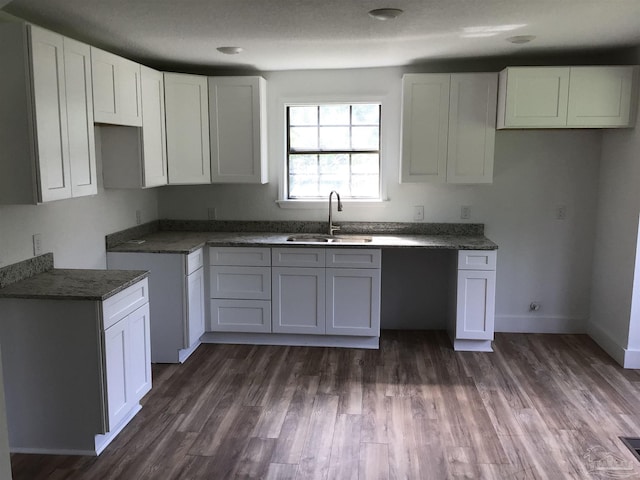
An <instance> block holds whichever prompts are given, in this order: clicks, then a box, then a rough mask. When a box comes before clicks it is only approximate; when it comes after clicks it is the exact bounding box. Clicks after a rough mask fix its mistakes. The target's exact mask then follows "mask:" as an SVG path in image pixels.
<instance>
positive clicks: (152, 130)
mask: <svg viewBox="0 0 640 480" xmlns="http://www.w3.org/2000/svg"><path fill="white" fill-rule="evenodd" d="M140 72H141V82H142V88H141V91H142V112H143V122H142V143H143V147H142V153H143V159H142V162H143V164H142V169H143V175H142V182H143V186H144V187H155V186H159V185H166V184H167V144H166V142H165V113H164V77H163V75H162V73H161V72H158V71H156V70H152V69H150V68H148V67H145V66H141V67H140Z"/></svg>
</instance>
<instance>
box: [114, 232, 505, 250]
mask: <svg viewBox="0 0 640 480" xmlns="http://www.w3.org/2000/svg"><path fill="white" fill-rule="evenodd" d="M292 235H295V234H292V233H271V232H254V233H251V232H246V233H236V232H179V231H171V232H168V231H162V232H156V233H151V234H149V235H145V236H142V237H141V238H139V239H136V240H133V241H129V242H125V243H121V244H119V245H117V246H114V247H111V248H108V249H107V251H109V252H137V253H182V254H189V253H191V252H193V251H195V250H197V249H198V248H201V247H203V246H205V245H208V246H220V247H238V246H240V247H251V246H254V247H255V246H258V247H315V248H340V247H343V248H344V247H349V248H426V249H449V250H495V249H497V248H498V246H497V245H496V244H495V243H493V242H492V241H491V240H489V239H488V238H486V237H485V236H483V235H407V234H386V233H385V234H371V235H369V234H361V233H357V234H356V233H353V234H351V233H348V234H344V235H343V236H344V237H350V236H356V237H360V236H366V237H371V241H370V242H365V243H353V242H348V241H345V242H340V243H338V242H336V243H333V242H308V241H304V240H303V241H295V242H291V241H287V238H288V237H290V236H292ZM306 235H312V236H313V234H306ZM317 236H323V235H322V234H318V235H317ZM336 236H337V237H340V236H341V235H340V234H338V235H336ZM141 240H143V242H142V243H140V242H139V241H141Z"/></svg>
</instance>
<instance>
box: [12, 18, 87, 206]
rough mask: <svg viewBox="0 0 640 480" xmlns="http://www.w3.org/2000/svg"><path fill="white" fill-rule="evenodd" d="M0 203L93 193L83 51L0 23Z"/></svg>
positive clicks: (77, 45)
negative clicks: (0, 104)
mask: <svg viewBox="0 0 640 480" xmlns="http://www.w3.org/2000/svg"><path fill="white" fill-rule="evenodd" d="M0 63H1V64H2V71H3V74H2V75H1V76H0V103H2V108H1V109H0V127H1V128H0V145H1V146H2V148H1V149H0V160H1V161H0V202H2V203H41V202H48V201H52V200H60V199H65V198H71V197H77V196H84V195H93V194H95V193H96V192H97V183H96V166H95V143H94V137H93V106H92V103H91V98H92V92H91V81H90V79H91V72H90V70H89V47H88V46H87V45H84V44H81V43H79V42H75V41H73V40H70V39H67V38H64V37H63V36H62V35H58V34H56V33H53V32H49V31H47V30H44V29H41V28H38V27H35V26H31V25H25V24H22V23H3V22H0Z"/></svg>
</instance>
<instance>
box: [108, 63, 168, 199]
mask: <svg viewBox="0 0 640 480" xmlns="http://www.w3.org/2000/svg"><path fill="white" fill-rule="evenodd" d="M140 73H141V95H142V128H131V127H122V126H111V125H103V126H101V127H100V140H101V141H100V143H101V151H102V174H103V180H104V186H105V187H106V188H149V187H157V186H160V185H166V184H167V148H166V142H165V112H164V77H163V75H162V73H161V72H158V71H156V70H152V69H151V68H148V67H144V66H141V67H140Z"/></svg>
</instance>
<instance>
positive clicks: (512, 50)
mask: <svg viewBox="0 0 640 480" xmlns="http://www.w3.org/2000/svg"><path fill="white" fill-rule="evenodd" d="M3 3H6V2H5V1H4V0H0V6H2V4H3ZM381 7H394V8H401V9H403V10H404V12H405V13H404V15H402V16H400V17H399V18H397V19H395V20H387V21H379V20H375V19H373V18H371V17H369V16H368V15H367V12H368V11H369V10H371V9H373V8H381ZM3 10H5V11H7V12H9V13H11V14H13V15H16V16H19V17H22V18H24V19H26V20H29V21H32V22H33V23H37V24H39V25H42V26H44V27H48V28H51V29H54V30H56V31H59V32H61V33H64V34H66V35H69V36H73V37H76V38H78V39H82V40H84V41H87V42H89V43H92V44H94V45H98V46H102V47H103V48H106V49H110V50H113V51H116V52H119V53H121V54H128V55H129V56H131V57H132V58H135V59H138V60H141V61H147V62H148V63H151V64H154V63H159V64H176V65H199V66H204V67H213V68H216V67H237V68H255V69H258V70H265V71H269V70H289V69H308V68H355V67H380V66H396V65H408V64H412V63H422V62H426V61H429V60H431V59H447V58H462V57H465V58H466V57H482V56H502V55H515V54H519V53H523V52H527V53H528V52H537V53H545V52H554V53H555V52H559V51H573V50H590V49H594V48H617V47H624V46H636V45H640V0H389V1H385V0H136V1H132V0H14V1H13V2H10V3H9V4H8V5H6V6H5V7H4V8H3ZM478 34H492V35H491V36H478ZM514 35H536V36H537V38H536V39H535V40H534V41H533V42H531V43H529V44H527V45H514V44H511V43H508V42H507V41H506V40H505V39H506V38H507V37H510V36H514ZM220 46H240V47H243V48H244V52H243V53H241V54H239V55H235V56H228V55H223V54H221V53H219V52H217V51H216V48H217V47H220Z"/></svg>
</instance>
